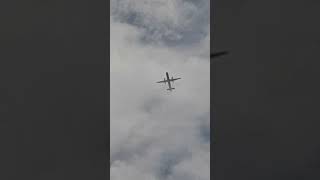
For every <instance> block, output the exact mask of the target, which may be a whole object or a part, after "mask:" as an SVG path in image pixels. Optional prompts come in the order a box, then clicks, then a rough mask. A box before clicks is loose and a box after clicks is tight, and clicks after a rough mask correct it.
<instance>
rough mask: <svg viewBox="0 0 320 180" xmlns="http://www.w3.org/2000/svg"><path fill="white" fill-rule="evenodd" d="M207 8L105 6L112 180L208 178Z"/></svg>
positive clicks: (177, 0) (143, 1)
mask: <svg viewBox="0 0 320 180" xmlns="http://www.w3.org/2000/svg"><path fill="white" fill-rule="evenodd" d="M209 3H210V0H134V1H133V0H111V1H110V5H111V9H110V10H111V18H110V19H111V22H110V30H111V32H110V40H111V41H110V47H111V49H110V50H111V62H110V64H111V69H110V72H111V74H110V75H111V77H110V81H111V85H110V86H111V89H110V90H111V92H110V93H111V94H110V96H111V102H110V103H111V107H110V108H111V124H110V125H111V135H110V136H111V137H110V138H111V144H110V148H111V153H110V159H111V169H110V172H111V175H110V176H111V179H112V180H127V179H130V180H195V179H197V180H208V179H209V177H210V127H209V124H210V118H209V116H210V100H209V98H210V76H209V75H210V61H209V53H210V47H209V46H210V45H209V44H210V35H209V34H210V33H209V32H210V27H209V23H210V22H209V21H210V17H209V14H210V13H209V11H210V9H209V7H210V6H209ZM165 72H169V75H170V77H171V76H173V77H181V78H182V79H181V80H178V81H176V82H174V84H173V87H175V88H176V89H175V90H174V91H173V92H168V91H167V90H166V89H167V86H166V85H164V84H157V83H155V82H157V81H160V80H163V78H164V77H165Z"/></svg>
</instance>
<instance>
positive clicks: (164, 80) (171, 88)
mask: <svg viewBox="0 0 320 180" xmlns="http://www.w3.org/2000/svg"><path fill="white" fill-rule="evenodd" d="M166 76H167V79H166V78H164V79H163V81H158V82H157V83H168V86H169V88H168V89H167V90H168V91H172V90H173V89H174V88H173V87H172V86H171V82H173V81H175V80H178V79H181V78H173V77H171V79H170V78H169V73H168V72H166Z"/></svg>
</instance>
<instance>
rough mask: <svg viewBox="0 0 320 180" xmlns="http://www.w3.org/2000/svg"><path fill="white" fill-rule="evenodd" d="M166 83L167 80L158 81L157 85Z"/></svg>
mask: <svg viewBox="0 0 320 180" xmlns="http://www.w3.org/2000/svg"><path fill="white" fill-rule="evenodd" d="M166 82H168V81H167V80H163V81H158V82H157V83H166Z"/></svg>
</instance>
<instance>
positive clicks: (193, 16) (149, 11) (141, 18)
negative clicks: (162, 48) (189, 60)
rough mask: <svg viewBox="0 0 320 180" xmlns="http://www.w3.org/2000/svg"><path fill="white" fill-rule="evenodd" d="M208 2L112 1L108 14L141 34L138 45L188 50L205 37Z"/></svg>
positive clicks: (178, 0)
mask: <svg viewBox="0 0 320 180" xmlns="http://www.w3.org/2000/svg"><path fill="white" fill-rule="evenodd" d="M209 3H210V1H208V0H170V1H169V0H139V1H132V0H112V1H111V13H112V15H113V17H114V18H115V19H116V20H118V21H120V22H123V23H127V24H130V25H133V26H135V27H137V28H139V29H140V30H141V31H143V32H144V35H143V36H142V37H141V38H140V40H141V41H144V42H148V43H159V42H162V43H165V44H166V45H169V46H178V45H180V46H181V45H182V46H187V45H190V44H193V43H198V42H200V41H201V39H203V38H205V37H206V35H207V30H206V29H207V27H206V26H207V25H208V24H209V21H210V17H209V14H210V8H209V7H210V5H209Z"/></svg>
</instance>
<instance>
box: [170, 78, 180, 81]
mask: <svg viewBox="0 0 320 180" xmlns="http://www.w3.org/2000/svg"><path fill="white" fill-rule="evenodd" d="M178 79H181V78H175V79H170V81H175V80H178Z"/></svg>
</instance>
